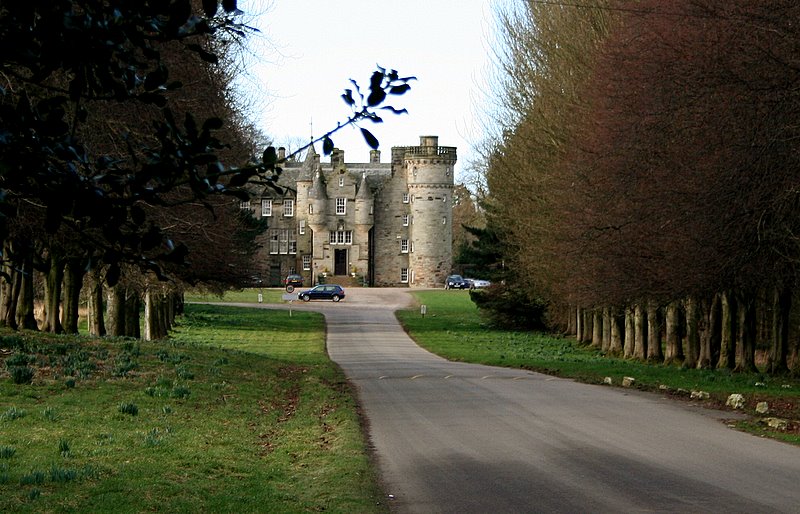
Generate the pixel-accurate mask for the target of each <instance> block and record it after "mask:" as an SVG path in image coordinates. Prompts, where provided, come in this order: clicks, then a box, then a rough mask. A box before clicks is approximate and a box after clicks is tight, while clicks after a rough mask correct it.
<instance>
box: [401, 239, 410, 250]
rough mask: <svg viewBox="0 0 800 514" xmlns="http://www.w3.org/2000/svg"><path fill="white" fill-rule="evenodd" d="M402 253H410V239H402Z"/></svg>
mask: <svg viewBox="0 0 800 514" xmlns="http://www.w3.org/2000/svg"><path fill="white" fill-rule="evenodd" d="M400 253H408V239H401V240H400Z"/></svg>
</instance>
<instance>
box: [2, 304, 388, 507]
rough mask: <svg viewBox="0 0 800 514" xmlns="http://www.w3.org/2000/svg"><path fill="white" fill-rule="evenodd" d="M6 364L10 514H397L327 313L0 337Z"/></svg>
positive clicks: (192, 316)
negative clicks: (389, 504) (129, 335)
mask: <svg viewBox="0 0 800 514" xmlns="http://www.w3.org/2000/svg"><path fill="white" fill-rule="evenodd" d="M278 294H280V293H278ZM0 359H2V360H4V361H5V363H4V364H5V365H1V366H0V511H2V512H143V511H163V512H282V513H283V512H309V511H322V510H325V511H328V512H385V510H386V509H385V507H384V506H383V505H382V504H381V503H382V494H381V491H380V489H379V488H378V486H377V485H376V478H375V475H374V472H373V469H372V467H371V464H370V462H369V458H368V455H367V453H366V451H365V441H364V440H363V435H362V431H361V427H360V425H359V418H358V416H357V409H356V405H355V403H354V401H353V397H352V394H351V391H350V390H349V387H348V385H347V383H346V381H345V379H344V376H343V375H342V373H341V371H340V370H339V369H338V368H337V367H336V366H335V365H333V364H332V363H331V362H330V361H329V359H328V357H327V355H326V353H325V344H324V321H323V318H322V316H321V315H319V314H315V313H308V312H295V313H294V315H293V316H292V317H291V318H290V317H289V316H288V315H287V313H286V312H284V311H267V310H261V309H258V310H257V309H242V308H234V307H228V306H208V305H187V306H186V315H185V318H183V319H182V320H181V322H180V325H179V326H178V327H177V330H176V331H175V333H174V335H173V336H172V337H171V338H170V339H169V340H166V341H163V342H156V343H145V342H139V341H135V340H111V339H104V340H99V341H98V340H92V339H89V338H85V337H82V338H77V337H63V336H58V337H57V336H47V335H44V334H34V333H24V334H17V333H12V332H2V333H0ZM25 368H28V369H32V370H34V371H35V374H34V376H33V380H32V383H30V384H15V383H13V380H12V379H13V377H17V378H18V379H24V378H25V373H24V372H20V371H19V370H20V369H25Z"/></svg>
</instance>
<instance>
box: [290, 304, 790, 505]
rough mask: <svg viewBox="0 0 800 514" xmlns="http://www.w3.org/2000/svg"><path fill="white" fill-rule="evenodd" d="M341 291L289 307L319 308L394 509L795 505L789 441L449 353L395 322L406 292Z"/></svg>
mask: <svg viewBox="0 0 800 514" xmlns="http://www.w3.org/2000/svg"><path fill="white" fill-rule="evenodd" d="M347 293H348V297H347V300H346V301H345V302H341V303H338V304H333V303H327V302H326V303H312V304H310V305H309V304H305V305H298V304H297V303H295V304H294V306H295V307H296V308H309V309H314V310H319V311H321V312H323V313H324V314H325V317H326V320H327V324H328V343H327V344H328V352H329V354H330V356H331V358H332V359H333V360H334V361H336V362H337V363H338V364H339V365H340V366H341V367H342V368H343V369H344V371H345V373H346V374H347V376H348V377H349V378H350V380H351V381H352V382H353V383H354V384H355V385H356V387H357V390H358V393H359V396H360V400H361V403H362V406H363V408H364V412H365V414H366V417H367V420H368V424H369V436H370V442H371V444H372V446H373V448H374V451H375V454H376V456H377V462H378V467H379V470H380V473H381V476H382V479H383V482H384V488H385V491H386V493H387V495H388V498H387V501H388V502H389V504H390V506H391V508H392V510H393V511H394V512H420V513H438V512H442V513H445V512H447V513H450V512H452V513H456V512H458V513H466V512H492V513H496V512H615V513H619V512H726V513H733V512H741V513H754V512H758V513H767V512H795V513H797V512H800V448H797V447H794V446H790V445H787V444H783V443H779V442H776V441H772V440H767V439H760V438H756V437H753V436H750V435H747V434H743V433H740V432H737V431H734V430H731V429H730V428H728V427H727V426H726V425H725V423H724V422H723V421H722V420H721V418H722V417H724V416H729V415H730V414H729V413H721V412H717V411H708V410H705V409H701V408H699V407H694V408H693V407H690V406H687V405H685V404H682V403H676V402H674V401H671V400H667V399H665V398H662V397H660V396H659V395H653V394H644V393H639V392H636V391H630V390H624V389H618V388H612V387H607V386H595V385H586V384H579V383H576V382H573V381H571V380H565V379H558V378H553V377H550V376H547V375H542V374H538V373H532V372H528V371H524V370H510V369H505V368H494V367H489V366H480V365H471V364H464V363H456V362H449V361H446V360H444V359H441V358H439V357H436V356H434V355H432V354H430V353H428V352H427V351H425V350H422V349H421V348H419V347H418V346H417V345H416V344H414V342H413V341H412V340H411V339H410V338H409V337H408V336H407V335H406V334H405V332H404V331H403V330H402V328H401V327H400V325H399V324H398V322H397V321H396V319H395V317H394V315H393V311H394V310H395V309H397V308H398V307H401V306H403V305H407V304H408V303H409V302H410V301H411V298H410V296H409V295H408V294H407V293H406V290H403V289H355V288H351V289H349V290H348V291H347ZM431 314H435V313H431V312H429V313H428V315H431Z"/></svg>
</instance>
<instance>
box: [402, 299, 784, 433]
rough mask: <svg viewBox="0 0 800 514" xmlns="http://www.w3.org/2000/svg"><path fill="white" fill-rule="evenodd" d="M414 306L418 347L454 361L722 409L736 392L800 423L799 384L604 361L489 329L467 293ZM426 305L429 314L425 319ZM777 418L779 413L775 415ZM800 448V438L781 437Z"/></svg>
mask: <svg viewBox="0 0 800 514" xmlns="http://www.w3.org/2000/svg"><path fill="white" fill-rule="evenodd" d="M413 294H414V296H415V298H416V301H417V305H416V306H415V307H410V308H408V309H405V310H402V311H399V312H398V313H397V316H398V318H399V319H400V321H401V323H402V324H403V326H404V327H405V329H406V330H407V331H408V333H409V334H410V335H411V337H412V338H414V340H416V341H417V343H419V344H420V345H421V346H422V347H424V348H426V349H428V350H429V351H431V352H433V353H436V354H438V355H441V356H443V357H446V358H448V359H450V360H455V361H464V362H474V363H481V364H489V365H493V366H505V367H515V368H524V369H530V370H535V371H540V372H544V373H548V374H552V375H557V376H562V377H568V378H574V379H577V380H581V381H584V382H588V383H595V384H602V383H603V382H604V379H605V378H606V377H610V378H611V381H612V384H617V385H619V384H621V382H622V378H623V377H627V376H630V377H634V378H635V379H636V383H635V384H636V387H637V388H640V389H645V390H651V391H663V392H666V393H667V394H672V395H675V396H679V397H680V396H685V397H687V398H688V397H689V396H690V392H691V391H693V390H694V391H705V392H708V393H709V394H710V402H711V403H712V404H713V405H715V406H718V405H722V406H724V404H725V399H726V398H727V396H728V395H730V394H732V393H741V394H744V395H745V396H746V399H747V409H749V410H748V412H750V413H752V412H753V411H754V409H755V405H756V403H757V402H759V401H766V402H767V403H771V404H772V405H774V406H776V407H777V406H781V408H782V411H781V412H778V413H777V414H779V415H786V416H788V417H789V418H790V419H794V420H798V422H800V380H798V379H797V378H791V377H785V376H775V377H772V376H767V375H764V374H760V373H733V372H731V371H729V370H727V369H717V370H698V369H686V368H682V367H680V366H678V365H663V364H653V363H650V364H648V363H644V362H640V361H636V360H630V359H624V358H622V357H620V356H609V355H603V354H602V353H601V352H600V351H599V350H598V349H596V348H593V347H589V346H586V345H582V344H578V343H577V342H576V341H575V340H574V339H573V338H572V337H560V336H557V335H551V334H543V333H538V332H522V331H514V330H503V329H498V328H495V327H492V326H491V325H490V324H489V323H488V322H487V321H486V320H485V319H484V318H483V317H482V316H481V313H480V312H479V310H478V309H477V307H476V306H475V304H474V303H473V302H472V301H471V300H470V297H469V293H468V292H467V291H420V292H415V293H413ZM420 305H425V306H426V311H427V312H426V315H425V316H424V317H423V316H422V315H421V313H420V307H419V306H420ZM772 415H775V414H772ZM781 438H782V439H784V440H786V439H788V440H793V441H794V442H797V443H800V437H798V436H797V435H796V434H795V435H789V436H788V437H786V434H781Z"/></svg>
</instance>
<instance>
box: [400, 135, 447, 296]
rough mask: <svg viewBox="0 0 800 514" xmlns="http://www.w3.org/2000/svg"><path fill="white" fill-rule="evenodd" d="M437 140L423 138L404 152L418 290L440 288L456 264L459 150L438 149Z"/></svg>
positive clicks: (411, 258) (412, 261)
mask: <svg viewBox="0 0 800 514" xmlns="http://www.w3.org/2000/svg"><path fill="white" fill-rule="evenodd" d="M438 139H439V138H438V137H436V136H422V137H420V146H413V147H408V148H406V149H405V155H404V165H405V168H406V173H407V181H408V191H409V195H410V196H411V205H410V210H411V218H412V220H413V224H412V225H411V228H410V231H409V232H410V233H409V235H410V240H411V242H412V245H413V250H412V251H411V252H410V253H409V267H410V268H411V269H413V270H415V285H416V286H417V287H437V286H440V285H441V284H443V283H444V279H445V278H446V277H447V275H449V274H450V272H451V266H452V261H453V251H452V238H453V224H452V212H453V208H452V206H453V185H454V180H453V167H454V166H455V163H456V149H455V148H453V147H441V146H439V145H438Z"/></svg>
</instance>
